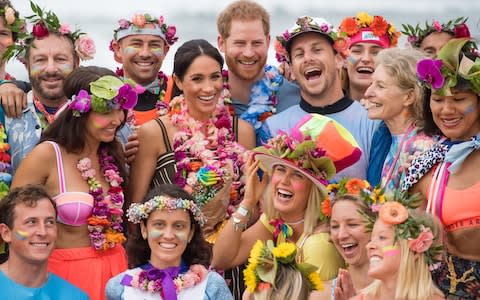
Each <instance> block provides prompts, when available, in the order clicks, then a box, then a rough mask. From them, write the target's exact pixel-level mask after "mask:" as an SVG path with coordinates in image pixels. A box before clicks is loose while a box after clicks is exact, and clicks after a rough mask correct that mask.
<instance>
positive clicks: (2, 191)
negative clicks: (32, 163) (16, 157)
mask: <svg viewBox="0 0 480 300" xmlns="http://www.w3.org/2000/svg"><path fill="white" fill-rule="evenodd" d="M9 149H10V145H9V144H8V143H7V133H6V132H5V127H4V126H3V125H2V124H1V123H0V200H1V199H2V198H3V197H5V196H6V195H7V194H8V191H9V187H10V183H11V182H12V175H11V174H10V166H11V165H10V155H9V154H8V150H9Z"/></svg>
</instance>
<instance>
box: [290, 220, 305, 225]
mask: <svg viewBox="0 0 480 300" xmlns="http://www.w3.org/2000/svg"><path fill="white" fill-rule="evenodd" d="M303 222H305V219H301V220H298V221H296V222H285V223H287V224H288V225H290V226H293V225H298V224H302V223H303Z"/></svg>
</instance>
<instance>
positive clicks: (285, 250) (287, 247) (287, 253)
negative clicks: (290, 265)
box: [272, 242, 297, 262]
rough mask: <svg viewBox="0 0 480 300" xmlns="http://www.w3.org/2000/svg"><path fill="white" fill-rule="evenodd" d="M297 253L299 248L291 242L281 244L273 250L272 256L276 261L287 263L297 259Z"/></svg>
mask: <svg viewBox="0 0 480 300" xmlns="http://www.w3.org/2000/svg"><path fill="white" fill-rule="evenodd" d="M296 252H297V246H296V245H295V244H294V243H289V242H285V243H281V244H279V245H278V246H277V247H275V248H273V249H272V254H273V256H274V257H275V258H276V259H278V260H280V261H286V262H290V261H291V260H292V258H293V257H295V253H296Z"/></svg>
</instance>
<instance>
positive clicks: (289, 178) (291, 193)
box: [270, 165, 312, 222]
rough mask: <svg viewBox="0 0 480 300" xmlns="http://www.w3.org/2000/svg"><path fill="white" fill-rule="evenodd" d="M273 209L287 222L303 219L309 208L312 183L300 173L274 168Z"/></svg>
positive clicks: (278, 167)
mask: <svg viewBox="0 0 480 300" xmlns="http://www.w3.org/2000/svg"><path fill="white" fill-rule="evenodd" d="M270 184H271V185H272V188H273V207H274V208H275V210H277V211H278V212H280V215H281V216H282V217H283V218H284V219H286V220H287V221H290V222H293V221H298V220H300V219H302V218H303V217H304V215H305V209H306V208H307V204H308V198H309V195H310V190H311V189H312V181H311V180H310V179H308V178H307V177H306V176H305V175H303V174H302V173H301V172H300V171H297V170H295V169H292V168H289V167H286V166H284V165H276V166H274V168H273V172H272V178H271V183H270Z"/></svg>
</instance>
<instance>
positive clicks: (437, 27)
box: [433, 21, 442, 32]
mask: <svg viewBox="0 0 480 300" xmlns="http://www.w3.org/2000/svg"><path fill="white" fill-rule="evenodd" d="M433 28H435V30H436V31H438V32H440V31H442V24H440V22H438V21H434V22H433Z"/></svg>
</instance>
